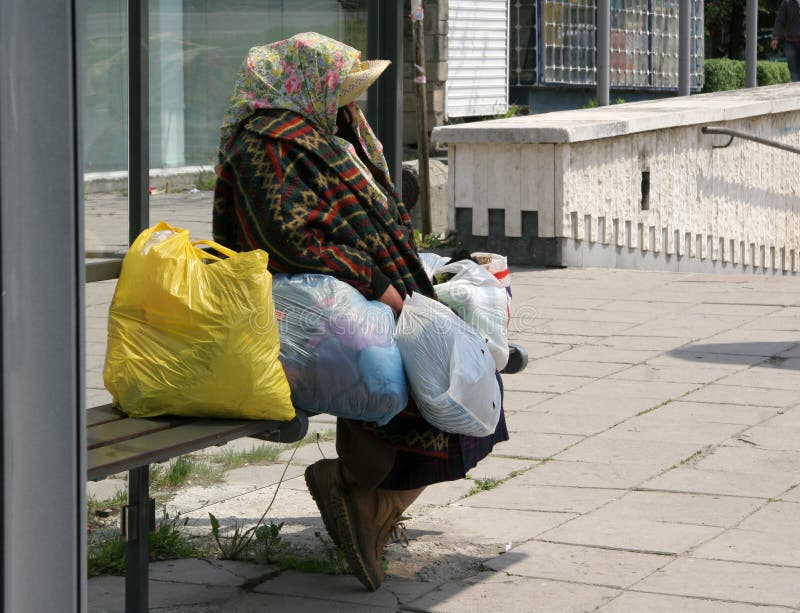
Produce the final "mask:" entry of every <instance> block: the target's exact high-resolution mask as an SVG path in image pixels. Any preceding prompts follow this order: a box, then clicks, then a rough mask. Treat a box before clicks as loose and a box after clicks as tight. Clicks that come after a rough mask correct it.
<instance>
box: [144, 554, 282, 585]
mask: <svg viewBox="0 0 800 613" xmlns="http://www.w3.org/2000/svg"><path fill="white" fill-rule="evenodd" d="M149 572H150V579H151V580H153V581H165V582H172V583H191V584H198V585H221V586H227V587H241V586H242V585H243V584H245V583H247V582H252V581H260V580H264V579H266V578H268V577H271V576H273V575H276V574H277V572H278V569H277V568H276V567H274V566H269V565H266V566H265V565H261V564H250V563H248V562H238V561H235V560H211V559H201V560H193V559H191V560H165V561H162V562H152V563H151V564H150V566H149Z"/></svg>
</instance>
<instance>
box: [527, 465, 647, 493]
mask: <svg viewBox="0 0 800 613" xmlns="http://www.w3.org/2000/svg"><path fill="white" fill-rule="evenodd" d="M660 472H661V468H660V466H653V465H652V464H647V463H635V462H580V461H571V462H567V461H562V460H560V459H555V460H550V461H548V462H544V463H541V464H537V465H536V466H534V467H533V468H532V469H531V470H530V471H528V472H526V473H525V474H524V475H520V476H518V477H517V478H516V483H517V484H519V485H520V486H523V485H555V486H572V487H595V488H611V489H625V488H632V487H635V486H637V485H639V484H640V483H643V482H647V480H648V479H649V478H650V477H653V476H654V475H657V474H658V473H660Z"/></svg>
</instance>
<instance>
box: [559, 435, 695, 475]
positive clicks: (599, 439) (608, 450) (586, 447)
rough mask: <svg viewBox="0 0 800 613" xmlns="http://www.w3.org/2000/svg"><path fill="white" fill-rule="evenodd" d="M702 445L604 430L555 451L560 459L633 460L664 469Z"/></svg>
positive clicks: (593, 460)
mask: <svg viewBox="0 0 800 613" xmlns="http://www.w3.org/2000/svg"><path fill="white" fill-rule="evenodd" d="M700 449H701V447H699V446H698V445H697V444H695V443H687V442H678V441H674V442H665V441H653V440H644V439H642V440H637V439H624V438H614V437H611V436H607V435H606V433H602V434H598V435H597V436H593V437H591V438H588V439H586V440H584V441H582V442H581V443H579V444H578V445H575V446H574V447H571V448H570V449H567V450H566V451H564V452H562V453H560V454H558V459H559V460H568V461H584V462H610V463H614V462H634V463H641V464H648V465H650V466H652V467H653V468H654V469H657V468H660V469H661V470H664V469H666V468H669V467H670V466H673V465H675V464H678V463H680V462H682V461H683V460H685V459H686V458H688V457H690V456H692V455H693V454H695V453H696V452H698V451H699V450H700Z"/></svg>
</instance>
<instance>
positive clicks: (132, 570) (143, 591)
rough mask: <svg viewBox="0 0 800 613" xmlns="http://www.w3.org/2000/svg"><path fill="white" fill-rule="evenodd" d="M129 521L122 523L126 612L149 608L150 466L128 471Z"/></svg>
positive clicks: (142, 612) (137, 612) (144, 610)
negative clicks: (123, 532) (124, 537)
mask: <svg viewBox="0 0 800 613" xmlns="http://www.w3.org/2000/svg"><path fill="white" fill-rule="evenodd" d="M127 515H128V517H127V519H128V523H127V525H126V526H125V535H126V538H127V542H126V543H125V558H126V562H125V570H126V572H125V611H126V612H130V613H145V612H146V611H147V610H148V600H149V589H148V588H149V582H148V565H149V563H150V556H149V552H150V467H149V466H140V467H139V468H133V469H131V470H129V471H128V506H127Z"/></svg>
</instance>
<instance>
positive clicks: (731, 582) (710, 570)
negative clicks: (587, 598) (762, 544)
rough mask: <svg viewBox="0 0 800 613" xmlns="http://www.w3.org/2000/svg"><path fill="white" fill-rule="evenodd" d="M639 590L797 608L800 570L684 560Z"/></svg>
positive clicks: (639, 586) (648, 579)
mask: <svg viewBox="0 0 800 613" xmlns="http://www.w3.org/2000/svg"><path fill="white" fill-rule="evenodd" d="M634 589H635V590H636V591H642V592H657V593H660V594H677V595H681V596H695V597H700V598H715V599H718V600H728V601H734V602H737V601H738V602H745V603H750V604H764V605H779V606H784V607H796V606H797V605H798V603H800V568H785V567H781V566H769V565H765V564H744V563H741V562H725V561H718V560H701V559H696V558H681V559H678V560H675V561H674V562H673V563H672V564H670V565H668V566H666V567H665V568H663V569H661V570H658V571H656V572H655V573H653V574H652V575H651V576H650V577H648V578H646V579H643V580H642V581H640V582H639V583H637V584H636V585H635V586H634Z"/></svg>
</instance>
